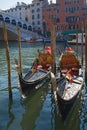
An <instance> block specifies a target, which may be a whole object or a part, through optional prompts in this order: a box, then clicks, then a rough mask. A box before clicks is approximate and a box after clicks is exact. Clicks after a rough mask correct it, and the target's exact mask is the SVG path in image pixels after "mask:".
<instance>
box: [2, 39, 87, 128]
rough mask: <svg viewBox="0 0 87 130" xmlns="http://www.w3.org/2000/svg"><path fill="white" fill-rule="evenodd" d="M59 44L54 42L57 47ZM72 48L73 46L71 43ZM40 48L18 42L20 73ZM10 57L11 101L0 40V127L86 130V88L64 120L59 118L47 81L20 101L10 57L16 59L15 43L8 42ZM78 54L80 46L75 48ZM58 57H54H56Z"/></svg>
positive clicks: (27, 67)
mask: <svg viewBox="0 0 87 130" xmlns="http://www.w3.org/2000/svg"><path fill="white" fill-rule="evenodd" d="M62 48H63V47H62V45H61V43H60V44H57V56H58V50H62ZM73 48H75V47H74V46H73ZM38 49H40V50H41V49H43V45H42V44H40V45H30V44H29V43H22V65H23V66H22V67H23V74H25V73H26V72H27V70H28V69H29V68H30V66H31V64H32V63H33V61H34V59H35V58H36V56H37V50H38ZM9 51H10V59H11V82H12V101H11V102H10V101H9V94H8V75H7V73H8V71H7V62H6V53H5V48H4V43H3V42H1V43H0V130H86V129H87V116H86V114H85V113H86V112H87V109H86V108H87V105H86V104H87V102H86V98H87V97H86V90H85V89H84V88H83V90H82V95H81V97H80V98H78V100H77V101H76V103H75V104H74V107H73V109H72V110H71V111H70V113H69V114H68V116H67V118H66V120H65V121H63V120H62V118H61V116H60V114H59V113H58V110H57V108H56V105H55V102H54V99H53V94H52V92H51V87H50V85H49V83H47V84H45V85H43V87H41V88H40V89H39V90H37V91H34V92H32V93H31V94H30V95H28V97H27V98H26V99H25V100H23V99H22V98H21V94H20V91H19V89H18V81H17V75H16V71H15V67H14V58H18V44H17V42H11V43H9ZM79 54H80V55H81V47H79ZM57 60H58V57H57Z"/></svg>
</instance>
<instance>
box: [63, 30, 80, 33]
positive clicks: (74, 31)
mask: <svg viewBox="0 0 87 130" xmlns="http://www.w3.org/2000/svg"><path fill="white" fill-rule="evenodd" d="M77 32H78V33H81V32H82V31H81V30H68V31H62V33H61V34H74V33H77Z"/></svg>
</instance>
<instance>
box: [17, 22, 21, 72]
mask: <svg viewBox="0 0 87 130" xmlns="http://www.w3.org/2000/svg"><path fill="white" fill-rule="evenodd" d="M17 29H18V49H19V66H20V74H22V58H21V38H20V27H19V25H18V28H17Z"/></svg>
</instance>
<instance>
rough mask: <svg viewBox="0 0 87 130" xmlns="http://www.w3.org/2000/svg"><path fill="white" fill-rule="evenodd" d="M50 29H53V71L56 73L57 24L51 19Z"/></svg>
mask: <svg viewBox="0 0 87 130" xmlns="http://www.w3.org/2000/svg"><path fill="white" fill-rule="evenodd" d="M50 22H51V23H50V31H51V50H52V72H53V73H54V74H55V71H56V70H55V69H56V34H55V26H54V24H53V21H52V20H51V21H50Z"/></svg>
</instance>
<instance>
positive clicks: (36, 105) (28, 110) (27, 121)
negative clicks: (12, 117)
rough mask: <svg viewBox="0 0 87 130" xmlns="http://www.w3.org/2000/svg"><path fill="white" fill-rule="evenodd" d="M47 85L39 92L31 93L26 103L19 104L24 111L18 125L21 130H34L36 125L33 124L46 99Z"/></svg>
mask: <svg viewBox="0 0 87 130" xmlns="http://www.w3.org/2000/svg"><path fill="white" fill-rule="evenodd" d="M48 85H49V82H48V83H47V84H46V85H45V86H42V87H41V88H40V89H39V90H37V91H33V92H32V94H30V95H29V97H27V99H26V101H22V102H21V105H22V107H24V109H25V112H24V114H23V117H22V120H21V123H20V124H21V126H22V129H23V130H24V129H26V130H34V128H35V127H36V125H37V123H36V124H35V122H36V120H37V118H38V117H39V115H40V111H41V109H42V107H43V103H44V101H45V99H46V96H47V93H48Z"/></svg>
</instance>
